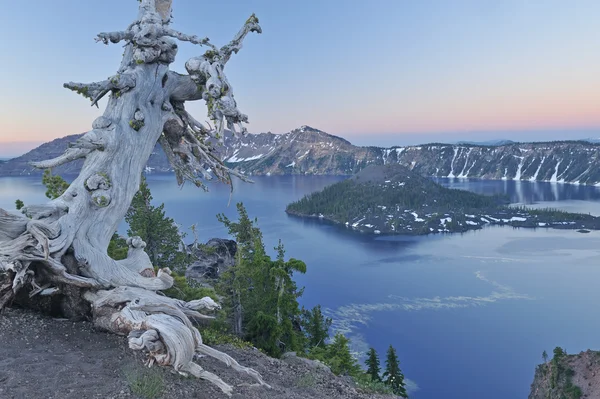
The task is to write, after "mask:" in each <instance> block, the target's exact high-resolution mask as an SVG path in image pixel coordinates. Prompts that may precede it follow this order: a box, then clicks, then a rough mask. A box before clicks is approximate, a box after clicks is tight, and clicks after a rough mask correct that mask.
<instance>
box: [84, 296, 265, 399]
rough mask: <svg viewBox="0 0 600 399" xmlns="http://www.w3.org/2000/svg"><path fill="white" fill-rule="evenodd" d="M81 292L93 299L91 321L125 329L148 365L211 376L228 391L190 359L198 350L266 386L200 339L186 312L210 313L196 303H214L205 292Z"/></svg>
mask: <svg viewBox="0 0 600 399" xmlns="http://www.w3.org/2000/svg"><path fill="white" fill-rule="evenodd" d="M85 298H86V299H87V300H88V301H90V302H91V303H92V309H93V313H94V316H95V318H94V323H95V324H96V325H97V326H99V327H102V328H104V329H106V330H109V331H111V332H114V333H117V334H121V335H126V334H127V335H128V340H129V347H130V348H131V349H134V350H145V351H147V352H148V363H147V364H148V365H149V366H151V365H153V364H154V363H157V364H159V365H162V366H172V367H173V368H174V369H175V370H176V371H177V372H179V373H180V374H183V375H187V374H188V373H189V374H192V375H193V376H195V377H197V378H202V379H206V380H208V381H210V382H211V383H213V384H215V385H216V386H218V387H219V388H220V389H221V390H222V391H223V392H224V393H225V394H227V395H229V396H230V395H231V393H232V391H233V388H232V387H231V386H230V385H229V384H227V383H225V382H224V381H223V380H221V379H220V378H219V377H218V376H216V375H215V374H213V373H210V372H208V371H206V370H204V369H202V367H200V366H199V365H198V364H196V363H194V361H193V359H194V355H195V354H203V355H208V356H211V357H213V358H215V359H218V360H220V361H222V362H223V363H225V364H226V365H227V366H229V367H231V368H233V369H234V370H237V371H239V372H242V373H245V374H247V375H248V376H250V377H252V378H254V379H255V380H256V381H257V382H258V383H259V384H260V385H263V386H265V387H267V388H270V386H269V385H268V384H267V383H265V381H264V380H263V379H262V377H261V375H260V374H259V373H258V372H257V371H255V370H253V369H251V368H247V367H244V366H241V365H240V364H239V363H238V362H236V361H235V360H234V359H233V358H232V357H231V356H229V355H227V354H225V353H223V352H220V351H218V350H216V349H213V348H211V347H209V346H207V345H204V344H203V343H202V337H201V335H200V332H199V331H198V329H196V327H194V326H193V325H192V323H191V321H190V319H189V317H194V318H208V317H210V316H205V315H202V314H200V313H199V312H197V310H196V309H198V308H199V307H203V308H204V309H209V310H214V309H216V308H217V307H218V305H217V304H216V303H215V302H214V301H212V300H211V299H210V298H203V299H201V300H197V301H192V302H185V301H181V300H177V299H172V298H168V297H164V296H159V295H157V294H156V293H154V292H151V291H147V290H143V289H139V288H132V287H119V288H116V289H114V290H110V291H98V292H88V293H86V295H85Z"/></svg>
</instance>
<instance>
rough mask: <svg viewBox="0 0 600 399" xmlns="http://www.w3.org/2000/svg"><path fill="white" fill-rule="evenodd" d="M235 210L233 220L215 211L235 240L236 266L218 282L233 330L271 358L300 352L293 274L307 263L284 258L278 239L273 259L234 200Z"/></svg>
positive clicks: (301, 340)
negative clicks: (285, 353) (235, 215)
mask: <svg viewBox="0 0 600 399" xmlns="http://www.w3.org/2000/svg"><path fill="white" fill-rule="evenodd" d="M237 211H238V220H237V221H231V220H229V219H228V218H227V217H226V216H225V215H223V214H219V215H217V219H218V220H219V221H220V222H221V223H223V224H224V225H225V227H227V229H228V230H229V234H230V235H232V236H233V237H234V239H235V240H236V242H237V253H236V262H235V265H234V266H233V267H231V268H230V269H229V270H228V271H226V272H225V273H223V274H222V276H221V279H220V282H219V284H218V285H217V292H218V294H219V295H220V296H222V297H223V299H224V300H223V305H224V309H225V315H226V317H227V318H228V320H229V323H230V325H231V331H232V333H234V334H236V335H238V336H240V337H243V338H244V339H246V340H248V341H250V342H252V343H253V344H254V345H255V346H257V347H258V348H260V349H263V350H264V351H265V352H266V353H268V354H269V355H271V356H279V355H281V354H282V353H283V352H287V351H303V349H304V335H303V334H302V331H301V330H300V328H299V327H298V326H299V319H300V315H301V311H300V307H299V305H298V298H299V297H300V296H301V295H302V290H301V289H298V287H297V285H296V283H295V281H294V280H293V275H294V273H305V272H306V264H305V263H304V262H302V261H299V260H297V259H289V260H287V261H286V260H285V250H284V247H283V244H282V243H281V242H279V244H278V245H277V247H276V248H275V250H276V251H277V257H276V259H275V260H273V259H271V258H270V257H269V256H268V255H267V254H266V251H265V247H264V243H263V237H262V232H261V231H260V229H259V228H258V227H257V226H256V223H257V220H256V219H254V220H251V219H250V218H249V217H248V212H247V211H246V208H245V207H244V205H243V204H242V203H238V204H237Z"/></svg>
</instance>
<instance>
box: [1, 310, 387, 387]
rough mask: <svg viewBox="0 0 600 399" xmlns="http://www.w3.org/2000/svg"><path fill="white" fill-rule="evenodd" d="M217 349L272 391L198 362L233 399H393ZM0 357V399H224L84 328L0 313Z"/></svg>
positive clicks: (292, 363) (324, 374)
mask: <svg viewBox="0 0 600 399" xmlns="http://www.w3.org/2000/svg"><path fill="white" fill-rule="evenodd" d="M218 349H219V350H222V351H225V352H227V353H229V354H230V355H231V356H233V357H234V358H235V359H236V360H237V361H238V362H239V363H240V364H242V365H244V366H249V367H252V368H254V369H255V370H257V371H258V372H260V373H261V374H262V376H263V378H264V379H265V381H266V382H267V383H268V384H270V385H271V386H272V389H266V388H264V387H256V386H251V385H252V384H253V383H254V380H252V379H250V378H249V377H247V376H245V375H241V374H239V373H237V372H236V371H234V370H232V369H229V368H227V367H226V366H225V365H223V364H222V363H220V362H218V361H216V360H214V359H212V358H207V357H204V358H202V359H200V360H199V363H200V365H201V366H202V367H203V368H205V369H206V370H209V371H211V372H213V373H216V374H218V375H219V376H220V377H221V378H222V379H223V380H224V381H225V382H227V383H229V384H231V385H233V386H234V387H235V388H234V394H233V398H239V399H242V398H244V399H259V398H260V399H269V398H273V399H274V398H278V399H302V398H322V399H325V398H334V399H342V398H348V399H350V398H352V399H362V398H365V399H366V398H382V399H383V398H392V396H384V395H371V394H365V393H363V392H361V391H360V390H357V389H355V387H353V386H352V382H350V381H348V380H347V379H344V378H340V377H336V376H334V375H333V374H331V372H330V371H328V370H326V369H324V368H321V367H315V365H314V364H311V363H307V362H304V361H303V360H301V359H298V358H295V357H291V358H289V359H286V360H279V359H272V358H269V357H267V356H265V355H264V354H262V353H261V352H259V351H257V350H253V349H243V350H241V349H236V348H233V347H219V348H218ZM0 351H1V352H0V398H3V399H13V398H14V399H17V398H19V399H20V398H28V399H37V398H44V399H59V398H73V399H75V398H77V399H79V398H143V399H146V398H156V399H158V398H169V399H171V398H199V399H209V398H210V399H219V398H226V397H227V396H226V395H224V394H223V393H222V392H221V391H220V390H219V389H218V388H216V387H215V386H213V385H212V384H210V383H208V382H206V381H203V380H197V379H195V378H186V377H183V376H180V375H178V374H175V373H173V372H172V371H171V369H169V368H161V367H153V368H152V369H148V368H146V367H144V366H143V360H144V355H143V354H142V353H139V352H134V351H132V350H130V349H129V348H128V347H127V340H126V338H124V337H119V336H116V335H112V334H107V333H103V332H99V331H96V330H95V329H94V328H93V326H92V324H91V323H88V322H72V321H68V320H61V319H53V318H48V317H44V316H41V315H39V314H37V313H32V312H29V311H23V310H18V309H6V310H5V311H4V313H3V314H1V315H0ZM152 383H154V384H152ZM140 384H141V385H142V387H141V388H136V387H138V386H139V385H140ZM144 384H148V385H144ZM140 392H141V393H140Z"/></svg>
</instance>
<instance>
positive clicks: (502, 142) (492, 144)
mask: <svg viewBox="0 0 600 399" xmlns="http://www.w3.org/2000/svg"><path fill="white" fill-rule="evenodd" d="M515 143H516V142H515V141H512V140H488V141H458V142H456V144H458V145H465V144H468V145H479V146H490V147H497V146H501V145H509V144H515Z"/></svg>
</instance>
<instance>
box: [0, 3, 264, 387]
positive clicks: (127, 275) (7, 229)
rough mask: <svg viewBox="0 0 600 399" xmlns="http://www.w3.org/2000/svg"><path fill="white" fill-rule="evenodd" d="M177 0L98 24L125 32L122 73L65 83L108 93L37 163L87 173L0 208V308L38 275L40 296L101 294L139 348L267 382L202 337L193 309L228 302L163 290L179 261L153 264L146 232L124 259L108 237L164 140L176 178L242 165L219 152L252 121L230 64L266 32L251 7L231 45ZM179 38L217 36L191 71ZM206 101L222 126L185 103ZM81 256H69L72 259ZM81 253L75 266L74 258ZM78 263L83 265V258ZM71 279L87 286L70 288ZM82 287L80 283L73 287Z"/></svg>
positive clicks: (97, 94)
mask: <svg viewBox="0 0 600 399" xmlns="http://www.w3.org/2000/svg"><path fill="white" fill-rule="evenodd" d="M171 4H172V0H141V2H140V7H139V14H138V17H137V19H136V20H135V21H134V22H133V23H132V24H130V25H129V27H127V29H126V30H124V31H120V32H108V33H100V34H98V37H97V39H96V40H97V41H100V42H103V43H105V44H108V43H118V42H121V41H125V52H124V55H123V60H122V62H121V65H120V67H119V69H118V71H117V73H116V74H115V75H113V76H111V77H110V78H108V79H106V80H103V81H99V82H93V83H74V82H70V83H66V84H65V85H64V86H65V87H66V88H68V89H70V90H73V91H75V92H77V93H78V94H81V95H82V96H84V97H86V98H88V99H90V101H91V104H92V105H96V106H98V101H99V100H100V99H101V98H103V97H104V96H106V95H109V96H108V103H107V106H106V109H105V111H104V113H103V115H102V116H100V117H98V118H97V119H96V120H95V121H94V122H93V123H92V129H91V130H90V131H88V132H87V133H86V134H85V135H84V136H83V137H82V138H80V139H79V140H77V141H76V142H75V143H73V144H72V145H71V146H70V148H68V149H67V150H66V151H65V153H64V154H63V155H61V156H59V157H57V158H54V159H51V160H46V161H41V162H37V163H34V164H33V165H34V166H36V167H38V168H52V167H56V166H59V165H62V164H64V163H67V162H71V161H73V160H76V159H81V158H83V159H84V164H83V167H82V169H81V172H80V174H79V176H78V177H77V178H76V179H75V180H74V181H73V182H72V183H71V184H70V186H69V188H68V189H67V190H66V191H65V193H64V194H63V195H61V196H60V197H59V198H57V199H54V200H52V201H49V202H48V203H46V204H41V205H31V206H27V207H26V208H25V209H24V210H23V214H17V213H9V212H6V211H4V210H2V209H0V308H1V307H2V306H4V305H5V304H6V303H8V302H9V301H10V300H11V298H12V297H14V295H15V294H16V292H17V291H18V290H20V289H23V288H25V287H29V286H31V287H32V290H30V292H29V293H30V295H31V296H36V295H39V296H47V295H57V294H58V293H59V292H61V291H62V292H63V294H65V295H82V296H83V298H84V299H85V300H87V301H88V302H89V303H90V304H91V306H92V314H93V317H94V323H95V324H96V325H97V326H98V327H101V328H105V329H107V330H109V331H112V332H114V333H117V334H123V335H129V344H130V347H131V348H132V349H137V350H141V349H145V350H147V351H149V352H150V357H151V359H152V362H153V363H154V362H155V363H158V364H160V365H163V366H172V367H173V368H174V369H175V370H177V371H178V372H180V373H190V374H192V375H194V376H196V377H199V378H205V379H207V380H209V381H211V382H213V383H214V384H215V385H217V386H219V387H220V388H221V389H222V390H223V392H225V393H227V394H228V395H230V394H231V392H232V387H231V386H229V385H228V384H226V383H225V382H223V381H222V380H221V379H220V378H219V377H217V376H215V375H214V374H211V373H208V372H207V371H205V370H202V368H201V367H200V366H199V365H198V364H196V363H194V362H193V359H194V355H195V354H196V353H202V354H207V355H209V356H213V357H215V358H217V359H219V360H221V361H223V362H225V363H226V364H228V365H229V366H231V367H233V368H234V369H236V370H238V371H240V372H243V373H246V374H248V375H249V376H251V377H252V378H254V379H256V380H257V381H258V382H259V384H261V385H264V386H266V387H268V385H267V384H266V383H265V382H264V381H263V380H262V377H260V375H259V374H258V373H257V372H256V371H254V370H252V369H248V368H245V367H243V366H240V365H239V364H238V363H237V362H236V361H235V360H233V359H231V357H229V356H228V355H226V354H223V353H221V352H219V351H216V350H214V349H211V348H209V347H207V346H206V345H204V344H203V343H202V338H201V336H200V333H199V332H198V330H197V329H196V328H195V327H194V326H193V324H192V323H191V321H190V319H211V318H212V316H208V315H204V314H202V313H200V312H199V310H203V311H212V310H215V309H217V308H218V304H216V303H215V302H214V301H212V300H211V299H210V298H203V299H200V300H196V301H192V302H184V301H179V300H176V299H172V298H168V297H166V296H164V295H159V294H157V293H156V292H155V291H159V290H163V289H167V288H169V287H171V286H172V284H173V278H172V277H171V275H170V274H171V273H170V270H169V269H168V268H166V269H162V270H159V271H158V273H157V275H156V276H155V275H154V269H153V266H152V263H151V261H150V258H149V257H148V255H147V254H146V252H145V251H144V248H145V243H144V242H143V241H142V240H141V239H140V238H139V237H132V238H130V239H128V240H127V244H128V245H129V251H128V254H127V258H126V259H124V260H120V261H115V260H113V259H111V258H110V257H109V256H108V255H107V252H106V251H107V247H108V244H109V241H110V239H111V237H112V235H113V233H114V232H115V231H116V230H117V227H118V224H119V223H120V221H121V220H123V217H124V216H125V214H126V212H127V210H128V208H129V206H130V204H131V200H132V198H133V196H134V195H135V193H136V192H137V190H138V188H139V185H140V177H141V174H142V171H143V170H144V167H145V165H146V163H147V161H148V158H149V157H150V155H151V153H152V151H153V149H154V146H155V144H156V143H157V142H160V144H161V145H162V146H163V148H164V149H165V152H166V153H167V156H168V158H169V160H170V162H171V164H172V165H173V168H174V169H175V171H176V176H177V181H178V183H179V184H183V183H184V182H185V181H190V182H192V183H194V184H196V185H197V186H200V187H204V185H203V180H204V179H209V178H213V177H215V178H217V179H218V180H221V181H223V182H225V183H228V184H231V175H237V176H239V177H240V178H242V179H245V177H244V176H243V175H241V174H238V173H236V172H233V171H231V170H230V169H229V168H227V167H226V166H224V164H223V162H222V161H221V160H220V159H219V158H218V157H217V155H216V152H215V147H214V146H215V145H216V144H214V143H215V139H216V140H217V141H222V137H223V131H224V126H225V125H227V126H229V127H230V128H233V127H234V125H237V126H238V127H239V130H240V131H241V132H242V133H244V132H245V128H244V126H243V125H242V123H245V122H247V121H248V118H247V116H246V115H244V114H242V113H241V112H240V111H239V110H238V109H237V104H236V102H235V99H234V97H233V90H232V87H231V84H230V83H229V82H228V80H227V77H226V76H225V74H224V72H223V71H224V67H225V64H226V63H227V62H228V61H229V59H230V58H231V55H232V54H233V53H237V52H238V51H239V50H240V49H241V47H242V42H243V40H244V38H245V37H246V35H247V34H248V33H249V32H257V33H260V32H261V28H260V26H259V25H258V19H257V18H256V17H255V16H254V15H252V16H251V17H250V18H249V19H248V20H247V21H246V23H245V24H244V26H243V28H242V29H241V30H240V32H238V34H237V35H236V36H235V37H234V39H233V40H232V41H231V42H230V43H229V44H228V45H226V46H223V47H222V48H220V49H219V48H217V47H216V46H214V45H213V44H211V43H210V42H209V40H208V39H207V38H199V37H197V36H194V35H186V34H184V33H181V32H177V31H175V30H173V29H172V28H170V27H169V22H170V19H171ZM174 39H177V40H181V41H186V42H190V43H193V44H196V45H200V46H206V47H207V48H208V49H209V50H208V51H206V52H205V53H204V55H202V56H201V57H194V58H192V59H190V60H189V61H188V62H187V63H186V68H187V70H188V72H189V75H181V74H178V73H175V72H173V71H170V70H169V64H170V63H172V62H173V61H174V59H175V56H176V54H177V44H176V42H175V40H174ZM200 99H203V100H205V101H206V103H207V106H208V109H209V115H210V119H211V120H212V122H213V124H214V126H215V128H214V129H213V128H212V127H211V126H208V127H206V126H204V125H203V124H202V123H200V122H198V121H197V120H196V119H195V118H193V117H192V116H191V115H190V114H189V113H188V112H187V111H186V110H185V102H186V101H195V100H200ZM73 256H74V258H75V259H76V262H66V263H64V264H63V262H65V259H73ZM73 263H76V266H73ZM75 267H76V268H77V270H75V269H74V268H75ZM66 286H76V287H80V288H84V290H83V293H81V292H82V291H80V290H66V289H63V288H65V287H66ZM74 293H77V294H74Z"/></svg>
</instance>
